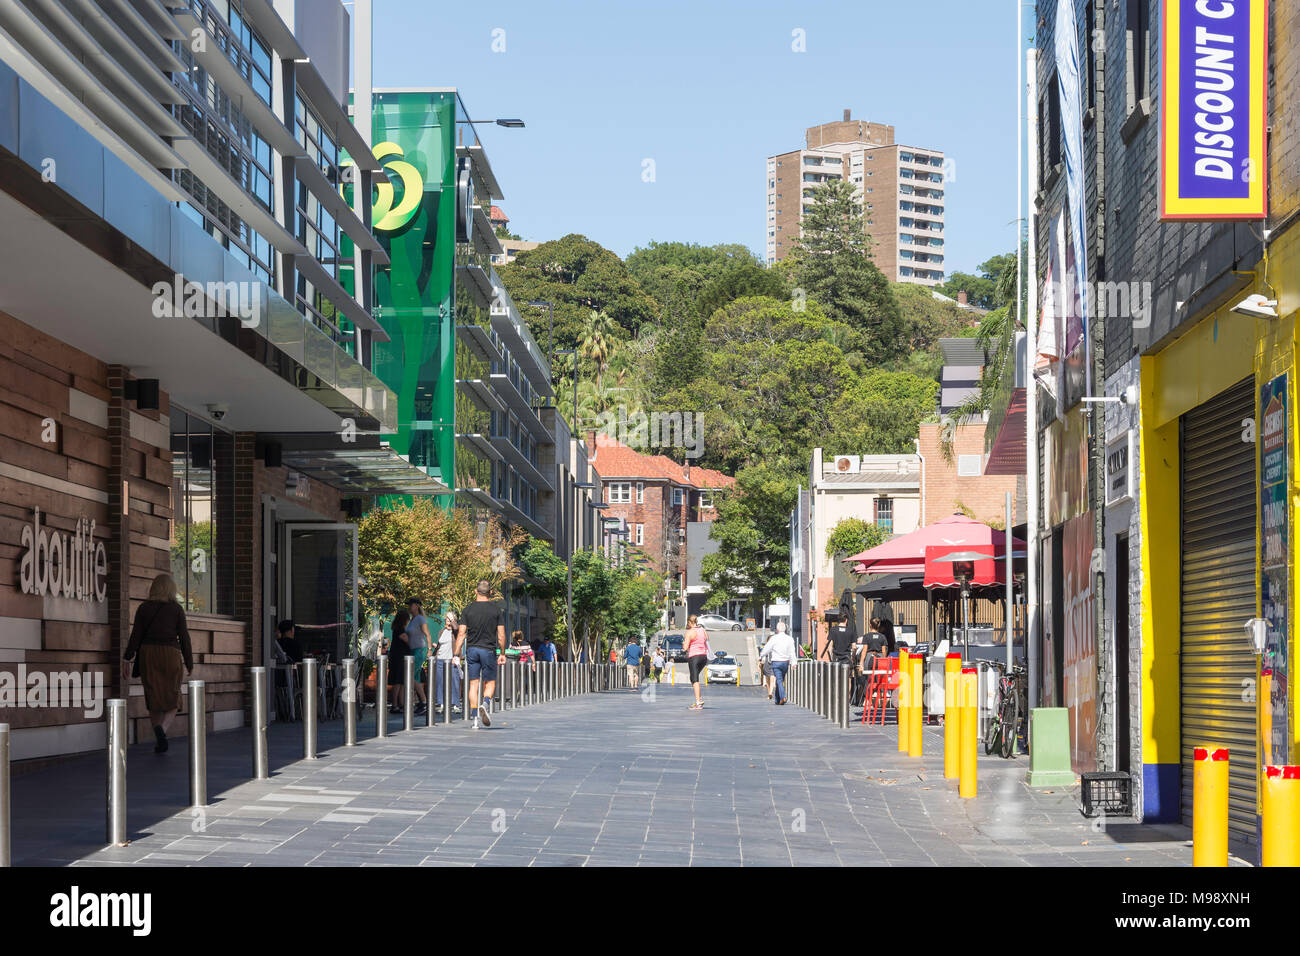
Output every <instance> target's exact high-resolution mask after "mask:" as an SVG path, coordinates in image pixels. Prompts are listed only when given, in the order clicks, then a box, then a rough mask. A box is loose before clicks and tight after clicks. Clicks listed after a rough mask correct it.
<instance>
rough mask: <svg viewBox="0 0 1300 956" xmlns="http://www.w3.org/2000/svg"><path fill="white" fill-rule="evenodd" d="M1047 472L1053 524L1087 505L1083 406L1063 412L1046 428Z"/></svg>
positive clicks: (1050, 516)
mask: <svg viewBox="0 0 1300 956" xmlns="http://www.w3.org/2000/svg"><path fill="white" fill-rule="evenodd" d="M1048 433H1049V434H1050V436H1051V437H1050V447H1051V458H1050V461H1051V468H1052V470H1051V473H1050V474H1049V475H1048V476H1047V478H1048V494H1049V498H1048V503H1047V510H1048V518H1049V524H1050V525H1051V526H1052V527H1056V526H1057V525H1059V524H1064V523H1065V522H1066V521H1068V520H1069V519H1070V518H1073V517H1074V516H1075V515H1079V514H1082V513H1083V511H1084V509H1085V508H1087V506H1088V426H1087V422H1086V421H1085V420H1084V417H1083V410H1082V409H1081V408H1076V409H1074V410H1073V411H1070V412H1067V413H1066V415H1065V418H1064V419H1062V420H1061V421H1058V422H1053V423H1052V425H1051V427H1050V428H1049V429H1048Z"/></svg>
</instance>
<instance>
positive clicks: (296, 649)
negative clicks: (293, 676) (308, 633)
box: [276, 621, 302, 664]
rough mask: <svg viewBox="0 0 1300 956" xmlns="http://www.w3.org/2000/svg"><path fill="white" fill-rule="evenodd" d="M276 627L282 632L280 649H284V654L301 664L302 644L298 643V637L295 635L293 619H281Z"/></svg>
mask: <svg viewBox="0 0 1300 956" xmlns="http://www.w3.org/2000/svg"><path fill="white" fill-rule="evenodd" d="M276 629H277V630H278V631H279V632H280V637H279V644H280V650H282V651H284V656H285V657H287V658H289V660H290V661H292V662H293V663H295V664H301V663H302V645H301V644H299V643H298V638H296V637H294V636H293V621H281V622H280V625H279V627H278V628H276Z"/></svg>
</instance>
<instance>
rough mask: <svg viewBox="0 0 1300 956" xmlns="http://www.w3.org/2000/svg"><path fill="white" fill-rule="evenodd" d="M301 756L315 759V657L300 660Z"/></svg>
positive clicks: (306, 758) (305, 758)
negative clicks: (301, 675)
mask: <svg viewBox="0 0 1300 956" xmlns="http://www.w3.org/2000/svg"><path fill="white" fill-rule="evenodd" d="M302 673H303V679H302V756H303V759H304V760H315V759H316V704H317V702H318V700H317V696H316V658H314V657H305V658H303V661H302Z"/></svg>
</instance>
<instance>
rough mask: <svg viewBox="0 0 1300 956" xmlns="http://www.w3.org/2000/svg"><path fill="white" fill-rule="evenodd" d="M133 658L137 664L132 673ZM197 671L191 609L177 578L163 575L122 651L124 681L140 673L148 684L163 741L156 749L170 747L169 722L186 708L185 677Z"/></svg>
mask: <svg viewBox="0 0 1300 956" xmlns="http://www.w3.org/2000/svg"><path fill="white" fill-rule="evenodd" d="M131 661H134V662H135V667H134V668H133V669H132V670H131V671H129V672H128V670H127V663H128V662H131ZM182 667H183V668H184V674H182V673H181V669H182ZM193 671H194V652H193V651H192V650H191V649H190V632H189V629H188V628H187V627H186V625H185V611H184V609H183V608H182V607H181V606H180V604H179V603H178V602H177V600H176V582H175V581H174V580H172V576H171V575H170V574H160V575H158V576H157V577H156V578H154V579H153V584H151V585H150V586H149V597H148V599H147V600H145V601H144V603H142V604H141V605H140V606H139V607H138V608H137V609H136V612H135V623H134V624H133V625H132V627H131V639H130V640H129V641H128V642H127V645H126V650H125V651H124V652H123V654H122V678H123V680H125V679H126V678H127V677H139V678H140V683H141V684H143V685H144V703H145V707H146V708H147V709H148V710H149V719H150V720H151V721H152V722H153V733H154V737H156V738H157V741H158V742H157V744H156V745H155V746H154V748H153V752H154V753H157V754H161V753H166V752H167V723H168V722H169V721H170V720H171V719H172V718H173V717H175V716H176V711H178V710H180V704H181V681H182V679H183V678H184V677H188V676H189V675H190V674H191V673H193Z"/></svg>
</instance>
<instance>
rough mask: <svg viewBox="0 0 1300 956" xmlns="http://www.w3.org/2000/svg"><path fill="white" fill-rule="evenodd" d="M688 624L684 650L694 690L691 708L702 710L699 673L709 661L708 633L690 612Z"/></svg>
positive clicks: (702, 702)
mask: <svg viewBox="0 0 1300 956" xmlns="http://www.w3.org/2000/svg"><path fill="white" fill-rule="evenodd" d="M686 623H687V624H688V625H689V626H688V627H687V628H686V640H685V642H684V645H685V646H684V648H683V649H684V650H685V651H686V664H687V666H688V667H689V668H690V672H691V690H693V691H695V703H693V704H691V710H703V709H704V701H702V700H701V699H700V680H701V677H700V675H701V674H703V673H704V668H705V667H706V666H707V665H708V663H709V635H708V633H707V632H706V631H705V630H704V628H702V627H700V621H699V618H697V617H696V616H695V615H694V614H692V615H691V616H690V617H689V618H688V619H687V621H686Z"/></svg>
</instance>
